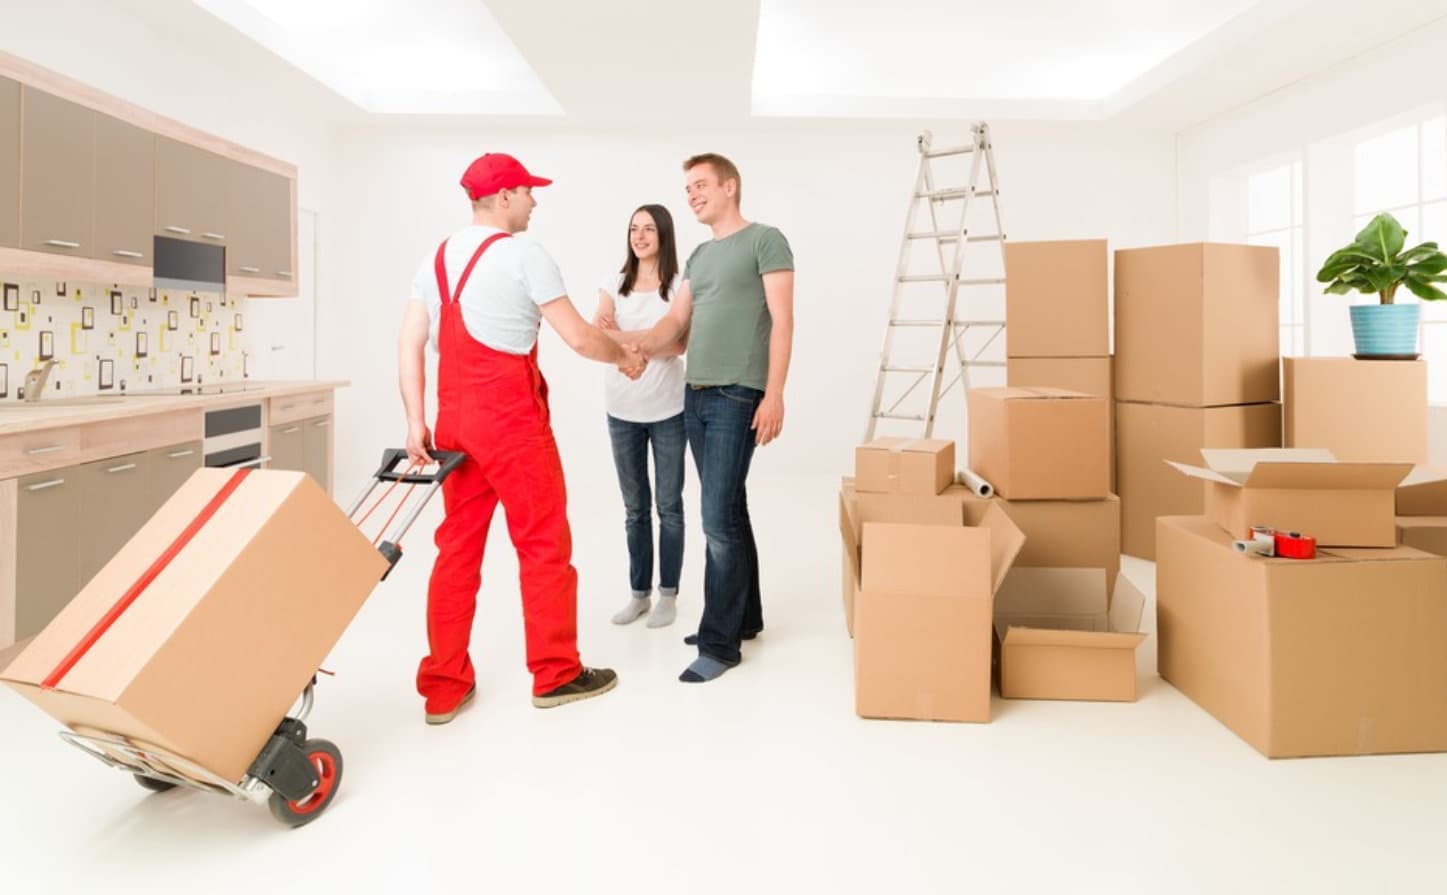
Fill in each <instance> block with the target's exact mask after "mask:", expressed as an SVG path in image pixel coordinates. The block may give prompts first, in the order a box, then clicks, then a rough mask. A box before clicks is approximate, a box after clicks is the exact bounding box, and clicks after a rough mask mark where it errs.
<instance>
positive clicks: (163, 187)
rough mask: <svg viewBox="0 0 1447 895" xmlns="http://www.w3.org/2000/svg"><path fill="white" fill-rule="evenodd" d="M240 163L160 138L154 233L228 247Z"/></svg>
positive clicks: (195, 147) (157, 139) (157, 149)
mask: <svg viewBox="0 0 1447 895" xmlns="http://www.w3.org/2000/svg"><path fill="white" fill-rule="evenodd" d="M239 166H240V163H239V162H232V161H230V160H228V159H224V158H222V157H221V156H219V155H216V154H215V153H213V152H208V151H206V150H205V149H201V148H199V147H197V146H192V145H191V144H189V143H182V142H181V141H179V140H173V139H171V138H170V137H162V136H158V137H156V217H155V229H154V232H156V233H157V234H159V235H161V236H170V237H173V238H175V239H189V240H192V241H194V242H205V243H210V244H212V245H226V244H227V243H226V236H227V234H226V231H227V230H228V229H230V228H229V227H228V226H227V224H228V223H229V220H230V215H229V214H228V212H227V207H228V205H229V201H230V198H231V190H232V186H231V179H232V178H234V177H236V176H237V172H238V170H239Z"/></svg>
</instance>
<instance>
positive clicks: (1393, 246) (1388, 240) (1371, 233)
mask: <svg viewBox="0 0 1447 895" xmlns="http://www.w3.org/2000/svg"><path fill="white" fill-rule="evenodd" d="M1406 242H1407V231H1406V230H1403V229H1402V225H1401V223H1400V222H1399V221H1398V220H1397V219H1396V218H1394V217H1392V216H1391V215H1390V214H1387V213H1386V212H1382V213H1381V214H1379V215H1377V216H1376V217H1374V218H1372V220H1371V222H1370V223H1368V224H1367V225H1366V226H1365V227H1363V228H1362V232H1360V233H1358V234H1357V238H1356V242H1355V243H1354V245H1356V246H1357V247H1358V248H1360V249H1361V250H1362V251H1363V252H1366V253H1367V254H1368V255H1371V256H1372V257H1373V258H1375V259H1376V260H1378V261H1381V262H1384V263H1389V262H1391V261H1393V260H1395V259H1396V257H1397V255H1398V254H1399V253H1400V252H1401V251H1402V246H1403V245H1405V244H1406Z"/></svg>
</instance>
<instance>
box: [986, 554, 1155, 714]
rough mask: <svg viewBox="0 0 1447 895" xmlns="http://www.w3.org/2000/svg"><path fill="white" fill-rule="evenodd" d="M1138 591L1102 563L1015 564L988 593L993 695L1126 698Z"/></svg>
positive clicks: (1140, 607)
mask: <svg viewBox="0 0 1447 895" xmlns="http://www.w3.org/2000/svg"><path fill="white" fill-rule="evenodd" d="M1145 604H1146V600H1145V596H1144V595H1143V594H1142V593H1141V592H1140V591H1139V590H1137V589H1136V588H1135V586H1134V585H1132V584H1131V583H1130V581H1129V580H1128V579H1126V578H1124V577H1121V578H1117V579H1116V585H1115V593H1114V596H1113V597H1112V596H1111V594H1109V592H1107V591H1106V584H1105V570H1103V569H1068V568H1063V569H1030V568H1024V569H1022V568H1015V569H1011V570H1010V574H1009V575H1008V576H1006V578H1005V583H1004V584H1003V585H1001V587H1000V592H999V594H997V595H996V597H995V630H996V631H997V633H998V634H999V637H1000V643H1001V649H1000V695H1001V696H1004V697H1005V698H1006V699H1082V700H1103V701H1109V702H1134V701H1135V699H1136V647H1138V646H1140V645H1141V643H1142V641H1144V640H1145V639H1146V635H1144V634H1142V633H1140V626H1141V616H1142V615H1143V614H1144V612H1145Z"/></svg>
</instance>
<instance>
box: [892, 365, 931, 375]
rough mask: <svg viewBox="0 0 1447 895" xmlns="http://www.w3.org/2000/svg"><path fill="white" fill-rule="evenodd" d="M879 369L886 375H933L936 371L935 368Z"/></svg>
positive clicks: (896, 367) (897, 367)
mask: <svg viewBox="0 0 1447 895" xmlns="http://www.w3.org/2000/svg"><path fill="white" fill-rule="evenodd" d="M879 369H881V370H883V371H884V372H886V373H933V372H934V371H935V368H934V367H899V366H895V367H891V366H888V365H886V366H883V367H880V368H879Z"/></svg>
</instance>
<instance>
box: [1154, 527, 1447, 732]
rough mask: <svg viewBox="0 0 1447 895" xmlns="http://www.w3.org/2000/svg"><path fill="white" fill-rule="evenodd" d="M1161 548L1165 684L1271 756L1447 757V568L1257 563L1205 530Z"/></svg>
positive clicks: (1390, 552) (1345, 554) (1408, 557)
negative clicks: (1446, 647)
mask: <svg viewBox="0 0 1447 895" xmlns="http://www.w3.org/2000/svg"><path fill="white" fill-rule="evenodd" d="M1157 543H1158V545H1159V549H1158V556H1157V560H1156V620H1157V636H1158V637H1159V642H1158V652H1159V668H1160V674H1161V677H1163V678H1165V679H1166V680H1167V681H1169V682H1170V683H1171V684H1172V685H1174V686H1175V687H1176V688H1177V689H1179V690H1180V691H1181V692H1182V693H1184V694H1186V695H1187V696H1189V697H1190V698H1191V699H1192V700H1194V701H1195V702H1196V704H1197V705H1199V706H1201V708H1203V709H1205V710H1206V711H1207V712H1209V713H1211V714H1212V715H1214V716H1215V717H1216V718H1217V719H1218V720H1219V721H1221V723H1223V724H1225V725H1226V726H1227V727H1229V728H1230V729H1231V730H1233V731H1235V732H1236V733H1237V734H1238V735H1239V736H1240V737H1241V738H1242V739H1244V740H1246V742H1248V743H1250V744H1251V745H1252V746H1254V747H1255V748H1256V749H1257V750H1258V751H1260V752H1261V753H1262V754H1263V755H1266V756H1268V757H1271V758H1282V757H1290V756H1308V755H1364V754H1371V753H1390V752H1440V751H1444V750H1447V650H1444V649H1443V648H1442V645H1443V644H1444V643H1447V558H1443V557H1438V556H1432V555H1430V554H1427V553H1423V552H1422V551H1420V550H1414V549H1413V548H1411V547H1397V548H1392V549H1385V550H1383V549H1373V550H1361V549H1351V548H1341V549H1337V550H1328V551H1323V552H1322V553H1321V554H1319V556H1318V558H1317V559H1315V560H1294V559H1267V558H1263V557H1258V556H1248V555H1246V554H1242V553H1237V552H1236V551H1235V550H1233V549H1232V547H1231V538H1230V536H1229V535H1227V534H1226V533H1225V532H1224V531H1222V530H1221V528H1220V526H1218V525H1216V524H1215V523H1214V522H1212V521H1211V520H1209V519H1206V518H1203V517H1166V518H1163V519H1161V520H1160V532H1159V534H1158V537H1157Z"/></svg>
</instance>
